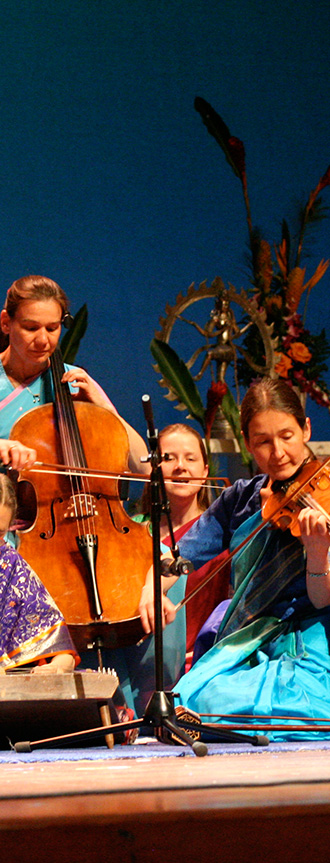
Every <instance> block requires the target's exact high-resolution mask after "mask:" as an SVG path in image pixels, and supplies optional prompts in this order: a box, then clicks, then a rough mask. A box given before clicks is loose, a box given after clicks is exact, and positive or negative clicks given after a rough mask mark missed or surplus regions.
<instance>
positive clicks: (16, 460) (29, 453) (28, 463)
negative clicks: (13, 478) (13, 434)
mask: <svg viewBox="0 0 330 863" xmlns="http://www.w3.org/2000/svg"><path fill="white" fill-rule="evenodd" d="M0 459H1V462H2V463H3V464H4V465H5V467H7V466H8V467H12V468H13V470H22V469H23V468H29V467H32V465H33V464H34V462H35V461H36V459H37V453H36V450H35V449H32V448H31V447H28V446H25V444H22V443H20V441H18V440H8V439H7V438H0Z"/></svg>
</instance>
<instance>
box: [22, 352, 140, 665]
mask: <svg viewBox="0 0 330 863" xmlns="http://www.w3.org/2000/svg"><path fill="white" fill-rule="evenodd" d="M51 370H52V375H53V381H54V390H55V402H54V404H53V403H52V404H46V405H40V406H37V407H35V408H33V409H32V410H31V411H28V412H27V413H26V414H24V415H23V416H22V417H21V418H20V419H19V420H18V421H17V422H16V423H15V425H14V427H13V429H12V430H11V437H14V438H17V439H19V440H20V441H21V442H22V443H25V444H26V445H27V446H30V447H34V448H35V449H36V450H37V453H38V458H40V459H41V461H42V462H48V463H52V464H62V465H65V471H63V473H60V472H57V471H51V472H49V473H48V472H46V473H44V472H40V473H35V474H34V475H33V481H32V482H31V479H30V476H31V475H29V474H28V473H27V472H24V471H21V473H20V475H19V478H18V482H17V490H18V496H20V493H19V487H20V485H21V483H23V486H24V495H23V497H24V498H25V502H26V503H27V507H26V510H27V525H26V526H25V528H22V529H20V530H19V531H18V535H19V541H20V545H19V551H20V553H21V554H22V557H24V559H25V560H26V561H27V562H28V563H29V565H30V566H31V567H32V568H33V569H34V570H35V571H36V572H37V573H38V575H39V576H40V578H41V580H42V582H43V583H44V584H45V586H46V588H47V589H48V591H49V593H50V594H51V596H52V597H53V598H54V600H55V602H56V604H57V605H58V607H59V608H60V610H61V612H62V614H63V616H64V618H65V620H66V623H67V625H68V626H69V629H70V632H71V635H72V638H73V640H74V642H75V644H76V647H77V648H78V650H79V649H80V650H83V649H86V647H87V646H88V645H90V644H94V645H95V644H97V645H98V646H100V645H101V646H102V647H103V646H104V647H117V646H124V645H125V644H132V643H135V642H136V641H137V640H138V638H139V637H140V635H141V633H142V632H143V630H142V625H141V622H140V616H139V612H138V606H139V600H140V595H141V590H142V587H143V585H144V581H145V575H146V572H147V570H148V569H149V567H150V566H151V563H152V539H151V537H150V535H149V531H148V527H147V525H146V524H138V523H137V522H135V521H133V520H132V519H131V518H130V517H129V516H128V514H127V513H126V511H125V509H124V506H123V503H122V500H121V499H120V482H119V480H118V478H117V477H118V476H119V475H124V474H125V471H126V468H127V464H128V451H129V446H128V436H127V432H126V429H125V427H124V425H123V423H122V422H121V420H120V419H119V418H118V417H117V416H115V415H114V414H113V413H111V412H110V411H109V410H107V409H106V408H103V407H99V406H96V405H94V404H92V403H91V402H80V401H73V400H72V396H71V393H70V389H69V386H68V384H63V383H62V376H63V373H64V365H63V361H62V357H61V354H60V352H59V350H58V349H57V350H56V351H55V352H54V354H53V355H52V357H51ZM100 463H101V465H102V471H100V472H98V467H99V465H100ZM109 475H111V476H112V477H113V478H112V479H109ZM27 476H29V479H27V478H26V477H27Z"/></svg>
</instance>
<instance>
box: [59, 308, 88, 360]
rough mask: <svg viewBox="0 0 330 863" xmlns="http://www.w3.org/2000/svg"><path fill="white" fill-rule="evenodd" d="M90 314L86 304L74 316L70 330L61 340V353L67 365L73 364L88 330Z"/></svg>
mask: <svg viewBox="0 0 330 863" xmlns="http://www.w3.org/2000/svg"><path fill="white" fill-rule="evenodd" d="M87 319H88V312H87V306H86V303H84V305H83V306H82V307H81V309H79V310H78V312H77V314H76V315H75V316H74V318H73V321H72V324H71V327H70V329H69V330H68V331H67V332H66V333H65V335H64V336H63V338H62V340H61V352H62V357H63V361H64V362H65V363H73V362H74V360H75V357H76V354H77V351H78V348H79V345H80V342H81V339H82V337H83V336H84V335H85V332H86V329H87Z"/></svg>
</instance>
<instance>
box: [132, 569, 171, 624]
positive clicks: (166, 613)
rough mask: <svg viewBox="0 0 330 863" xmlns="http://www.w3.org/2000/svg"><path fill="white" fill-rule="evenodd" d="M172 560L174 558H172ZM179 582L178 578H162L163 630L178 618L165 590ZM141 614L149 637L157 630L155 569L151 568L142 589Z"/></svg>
mask: <svg viewBox="0 0 330 863" xmlns="http://www.w3.org/2000/svg"><path fill="white" fill-rule="evenodd" d="M171 560H172V558H171ZM175 581H177V578H176V577H173V578H171V579H169V578H166V579H164V578H161V584H162V626H163V629H164V628H165V626H167V624H168V623H172V621H173V620H174V619H175V616H176V608H175V605H173V602H171V600H170V599H169V598H168V596H166V594H165V593H164V589H166V590H169V588H170V587H171V586H172V584H174V582H175ZM139 614H140V617H141V623H142V626H143V629H144V631H145V632H146V633H147V634H148V635H149V633H150V632H154V630H155V608H154V587H153V567H150V569H149V570H148V573H147V578H146V583H145V585H144V587H143V588H142V593H141V598H140V603H139Z"/></svg>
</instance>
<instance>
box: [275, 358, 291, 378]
mask: <svg viewBox="0 0 330 863" xmlns="http://www.w3.org/2000/svg"><path fill="white" fill-rule="evenodd" d="M276 356H278V357H279V359H278V362H277V363H276V366H275V371H276V373H277V374H278V375H279V377H280V378H287V377H288V376H289V375H288V372H289V369H292V360H290V357H287V356H286V354H277V355H276Z"/></svg>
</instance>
